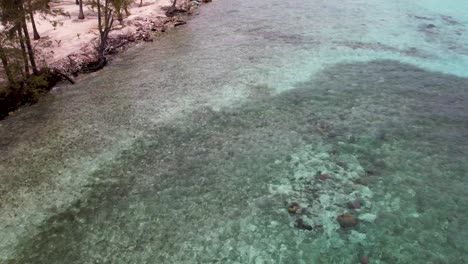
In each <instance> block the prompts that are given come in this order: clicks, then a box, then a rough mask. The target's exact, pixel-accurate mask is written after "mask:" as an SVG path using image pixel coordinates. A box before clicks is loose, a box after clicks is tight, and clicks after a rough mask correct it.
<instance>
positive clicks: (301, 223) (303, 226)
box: [295, 218, 312, 231]
mask: <svg viewBox="0 0 468 264" xmlns="http://www.w3.org/2000/svg"><path fill="white" fill-rule="evenodd" d="M295 226H296V227H297V228H299V229H304V230H309V231H310V230H312V226H310V225H308V224H306V223H304V220H302V218H298V219H297V220H296V223H295Z"/></svg>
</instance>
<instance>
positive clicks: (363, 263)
mask: <svg viewBox="0 0 468 264" xmlns="http://www.w3.org/2000/svg"><path fill="white" fill-rule="evenodd" d="M361 264H369V257H368V256H362V257H361Z"/></svg>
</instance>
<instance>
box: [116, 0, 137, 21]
mask: <svg viewBox="0 0 468 264" xmlns="http://www.w3.org/2000/svg"><path fill="white" fill-rule="evenodd" d="M133 1H134V0H112V6H113V7H114V9H115V13H116V14H117V20H118V21H119V22H120V24H122V23H123V17H124V16H123V12H125V15H126V16H129V15H130V12H129V11H128V7H129V6H130V5H131V4H132V2H133Z"/></svg>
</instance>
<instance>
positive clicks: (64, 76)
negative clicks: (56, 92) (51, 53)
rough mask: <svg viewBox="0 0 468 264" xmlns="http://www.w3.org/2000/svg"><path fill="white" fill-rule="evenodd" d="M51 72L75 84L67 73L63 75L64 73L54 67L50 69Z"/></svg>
mask: <svg viewBox="0 0 468 264" xmlns="http://www.w3.org/2000/svg"><path fill="white" fill-rule="evenodd" d="M52 74H55V75H58V76H60V77H62V78H64V79H65V80H67V81H69V82H70V83H71V84H75V81H73V79H72V78H70V77H68V76H67V75H65V74H64V73H62V72H61V71H59V70H57V69H54V70H53V71H52Z"/></svg>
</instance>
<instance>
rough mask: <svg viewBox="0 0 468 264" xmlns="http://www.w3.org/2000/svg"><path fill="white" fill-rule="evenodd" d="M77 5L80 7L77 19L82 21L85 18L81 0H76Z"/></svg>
mask: <svg viewBox="0 0 468 264" xmlns="http://www.w3.org/2000/svg"><path fill="white" fill-rule="evenodd" d="M77 1H78V2H79V3H78V4H79V6H80V13H79V14H78V19H84V18H85V16H84V13H83V0H77Z"/></svg>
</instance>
